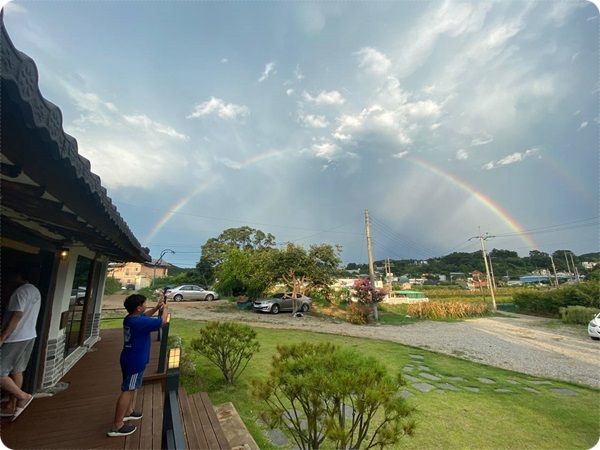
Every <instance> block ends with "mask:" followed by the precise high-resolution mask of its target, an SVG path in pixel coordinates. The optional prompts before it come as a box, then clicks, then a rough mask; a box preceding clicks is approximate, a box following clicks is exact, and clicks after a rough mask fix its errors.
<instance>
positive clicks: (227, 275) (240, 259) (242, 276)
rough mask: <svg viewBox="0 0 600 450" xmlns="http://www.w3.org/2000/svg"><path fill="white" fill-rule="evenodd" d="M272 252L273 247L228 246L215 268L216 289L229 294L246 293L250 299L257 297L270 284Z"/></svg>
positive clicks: (271, 280) (271, 277) (271, 278)
mask: <svg viewBox="0 0 600 450" xmlns="http://www.w3.org/2000/svg"><path fill="white" fill-rule="evenodd" d="M274 252H275V250H274V249H261V250H252V249H247V250H241V249H238V248H236V247H231V248H229V249H228V250H227V252H226V256H225V259H224V261H223V262H222V263H221V265H220V266H219V267H218V269H217V278H218V280H219V281H218V282H217V284H216V288H217V290H218V291H220V292H222V293H224V294H229V295H235V296H238V295H246V296H248V297H249V298H250V299H252V300H254V299H256V298H258V297H259V296H260V295H262V294H263V293H264V292H265V291H266V290H267V289H268V288H269V287H270V286H271V285H272V282H273V276H272V273H271V272H270V270H269V268H270V266H271V259H272V254H273V253H274Z"/></svg>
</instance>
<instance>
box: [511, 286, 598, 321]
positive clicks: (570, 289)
mask: <svg viewBox="0 0 600 450" xmlns="http://www.w3.org/2000/svg"><path fill="white" fill-rule="evenodd" d="M513 298H514V303H515V305H516V306H517V308H518V309H519V311H524V312H530V313H534V314H541V315H552V316H558V315H559V308H561V307H567V306H576V305H579V306H585V307H588V308H596V309H600V282H598V281H589V282H586V283H578V284H572V285H566V286H561V287H560V288H558V289H552V290H547V291H520V292H519V293H516V294H515V295H514V297H513Z"/></svg>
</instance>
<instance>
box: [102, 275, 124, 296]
mask: <svg viewBox="0 0 600 450" xmlns="http://www.w3.org/2000/svg"><path fill="white" fill-rule="evenodd" d="M117 292H121V283H119V281H118V280H117V279H115V278H113V277H107V278H106V282H105V283H104V294H106V295H112V294H116V293H117Z"/></svg>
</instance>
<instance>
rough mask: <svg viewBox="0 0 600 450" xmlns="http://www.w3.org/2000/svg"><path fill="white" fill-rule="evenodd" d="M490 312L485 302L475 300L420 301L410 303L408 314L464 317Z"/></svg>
mask: <svg viewBox="0 0 600 450" xmlns="http://www.w3.org/2000/svg"><path fill="white" fill-rule="evenodd" d="M487 313H488V306H487V305H486V304H485V303H475V302H451V301H443V302H420V303H411V304H409V305H408V315H409V316H413V317H418V318H420V319H432V320H439V319H464V318H467V317H478V316H484V315H486V314H487Z"/></svg>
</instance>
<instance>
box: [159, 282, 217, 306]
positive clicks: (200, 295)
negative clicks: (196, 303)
mask: <svg viewBox="0 0 600 450" xmlns="http://www.w3.org/2000/svg"><path fill="white" fill-rule="evenodd" d="M167 299H168V300H175V301H176V302H181V301H183V300H206V301H209V302H210V301H212V300H218V299H219V294H217V293H216V292H215V291H207V290H206V289H204V288H201V287H200V286H197V285H195V284H184V285H181V286H177V287H175V288H173V289H169V290H168V291H167Z"/></svg>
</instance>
